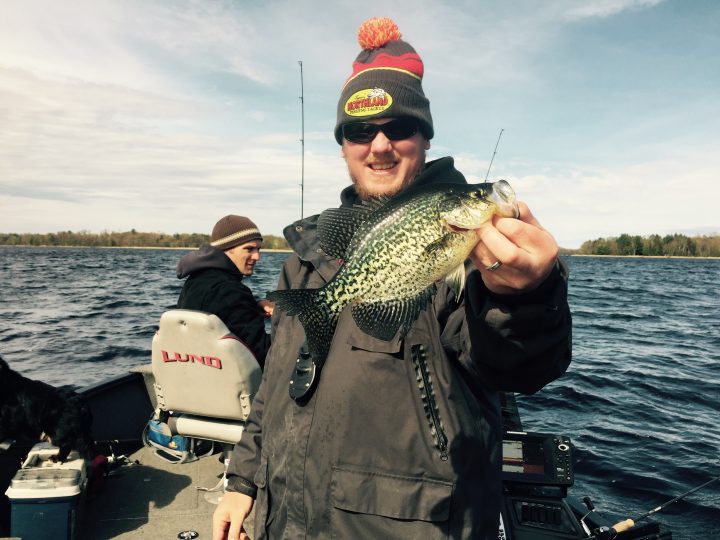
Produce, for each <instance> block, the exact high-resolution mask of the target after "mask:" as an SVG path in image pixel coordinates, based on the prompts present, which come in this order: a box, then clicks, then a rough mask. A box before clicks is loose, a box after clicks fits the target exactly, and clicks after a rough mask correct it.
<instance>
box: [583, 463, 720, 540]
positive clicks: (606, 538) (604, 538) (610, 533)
mask: <svg viewBox="0 0 720 540" xmlns="http://www.w3.org/2000/svg"><path fill="white" fill-rule="evenodd" d="M718 480H720V476H716V477H714V478H711V479H710V480H708V481H707V482H705V483H703V484H701V485H699V486H697V487H694V488H692V489H691V490H689V491H686V492H685V493H682V494H681V495H678V496H677V497H674V498H672V499H670V500H669V501H667V502H665V503H663V504H661V505H660V506H656V507H655V508H653V509H652V510H650V511H649V512H645V513H644V514H641V515H640V516H638V517H636V518H635V519H631V518H628V519H625V520H623V521H619V522H618V523H616V524H615V525H613V526H612V527H600V528H599V529H596V530H595V531H593V536H590V537H589V540H593V539H594V540H612V539H613V538H615V537H616V536H617V535H618V534H619V533H621V532H624V531H627V530H629V529H631V528H632V527H634V526H635V524H636V523H637V522H638V521H641V520H643V519H646V518H648V517H650V516H651V515H653V514H656V513H658V512H660V511H661V510H663V509H665V508H667V507H668V506H670V505H671V504H673V503H676V502H678V501H680V500H682V499H684V498H685V497H687V496H688V495H691V494H693V493H695V492H696V491H699V490H701V489H702V488H704V487H706V486H709V485H710V484H712V483H713V482H717V481H718ZM590 511H591V512H592V509H590Z"/></svg>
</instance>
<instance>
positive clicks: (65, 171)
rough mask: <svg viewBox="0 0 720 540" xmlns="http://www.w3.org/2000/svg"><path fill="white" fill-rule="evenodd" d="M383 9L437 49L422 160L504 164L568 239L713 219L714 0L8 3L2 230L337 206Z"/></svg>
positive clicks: (431, 59) (0, 97)
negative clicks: (354, 75) (337, 127)
mask: <svg viewBox="0 0 720 540" xmlns="http://www.w3.org/2000/svg"><path fill="white" fill-rule="evenodd" d="M376 16H382V17H390V18H392V19H393V20H394V21H395V22H396V23H397V25H398V27H399V28H400V31H401V32H402V35H403V39H405V40H406V41H408V42H409V43H410V44H411V45H413V47H414V48H415V49H416V50H417V51H418V53H419V54H420V56H421V58H422V59H423V62H424V64H425V77H424V80H423V87H424V90H425V93H426V95H427V96H428V97H429V99H430V103H431V110H432V115H433V120H434V127H435V137H434V138H433V140H432V147H431V150H430V152H429V154H428V159H435V158H439V157H443V156H448V155H449V156H453V157H454V158H455V162H456V166H457V167H458V169H460V170H461V171H462V172H463V173H464V174H465V176H466V177H467V178H468V180H469V181H471V182H482V181H485V179H486V178H487V179H488V181H495V180H498V179H500V178H504V179H506V180H508V181H509V182H510V183H511V185H512V186H513V187H514V189H515V191H516V192H517V195H518V198H520V199H522V200H524V201H525V202H527V203H528V205H529V206H530V208H531V210H532V211H533V213H534V215H535V216H536V217H537V219H538V220H539V221H540V223H541V224H542V225H543V226H544V227H545V228H546V229H548V230H549V231H550V232H551V233H552V234H553V235H554V236H555V238H556V240H557V242H558V244H559V245H560V246H562V247H566V248H577V247H579V246H580V245H581V244H582V242H583V241H585V240H591V239H595V238H599V237H609V236H618V235H620V234H622V233H628V234H634V235H635V234H637V235H643V236H646V235H649V234H655V233H657V234H661V235H664V234H671V233H682V234H687V235H695V234H715V233H720V211H719V210H718V201H720V185H719V184H718V180H720V60H719V58H720V56H719V52H718V51H720V2H716V1H714V0H706V1H703V0H585V1H580V0H578V1H571V0H545V1H543V2H537V1H535V0H526V1H523V0H508V1H500V0H495V1H489V0H481V1H477V0H467V1H444V0H413V1H412V2H408V1H404V2H399V1H393V0H387V1H385V2H382V3H378V4H375V3H357V2H348V1H344V0H339V1H336V2H327V1H326V0H322V1H302V0H265V1H251V0H236V1H230V0H172V1H171V0H163V1H160V0H70V1H67V2H57V1H56V0H47V1H46V0H2V1H1V2H0V232H5V233H9V232H15V233H48V232H57V231H67V230H71V231H89V232H96V233H99V232H104V231H128V230H130V229H136V230H138V231H144V232H161V233H168V234H173V233H192V232H200V233H208V234H209V233H210V231H211V229H212V226H213V225H214V223H215V222H216V221H217V220H218V219H219V218H220V217H222V216H224V215H226V214H242V215H246V216H249V217H250V218H251V219H252V220H253V221H255V222H256V223H257V224H258V226H259V228H260V229H261V231H262V232H263V233H264V234H272V235H281V234H282V229H283V228H284V227H285V226H286V225H287V224H289V223H291V222H293V221H295V220H297V219H299V218H300V217H301V216H302V215H304V216H308V215H311V214H315V213H318V212H320V211H322V210H323V209H325V208H328V207H333V206H337V205H338V204H339V197H338V196H339V192H340V190H341V189H342V188H343V187H345V186H346V185H347V184H348V183H349V178H348V175H347V170H346V167H345V164H344V161H343V159H342V158H341V155H340V147H339V146H338V145H337V143H336V142H335V140H334V138H333V136H332V131H333V128H334V124H335V109H336V106H337V101H338V98H339V95H340V89H341V87H342V84H343V82H344V80H345V79H346V78H347V76H348V75H349V74H350V71H351V66H352V62H353V61H354V59H355V57H356V56H357V54H358V53H359V52H360V47H359V45H358V43H357V28H358V27H359V25H360V24H361V23H362V22H363V21H364V20H365V19H367V18H370V17H376ZM300 62H302V72H301V65H300ZM301 74H302V76H301ZM301 95H302V98H303V99H302V100H301V99H300V97H301ZM501 133H502V136H500V134H501ZM301 139H302V140H303V141H304V145H303V144H302V141H301ZM498 141H499V143H498ZM496 144H497V152H495V151H494V150H495V146H496ZM303 147H304V150H303ZM491 160H492V166H490V165H491ZM301 184H302V186H301Z"/></svg>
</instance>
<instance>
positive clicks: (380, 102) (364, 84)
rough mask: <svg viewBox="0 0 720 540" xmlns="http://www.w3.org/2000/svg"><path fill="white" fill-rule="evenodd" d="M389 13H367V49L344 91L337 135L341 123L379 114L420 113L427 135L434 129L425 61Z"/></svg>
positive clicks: (362, 33) (361, 37)
mask: <svg viewBox="0 0 720 540" xmlns="http://www.w3.org/2000/svg"><path fill="white" fill-rule="evenodd" d="M400 38H401V34H400V30H399V29H398V27H397V25H396V24H395V23H394V22H393V21H392V20H391V19H388V18H385V17H378V18H373V19H368V20H367V21H365V22H364V23H362V24H361V25H360V28H359V29H358V42H359V43H360V47H361V48H362V49H363V50H362V52H361V53H360V54H359V55H358V57H357V58H356V59H355V62H354V63H353V71H352V74H351V75H350V77H348V79H347V81H345V85H344V86H343V89H342V92H341V93H340V101H338V106H337V123H336V124H335V140H336V141H337V142H338V144H342V125H343V124H347V123H349V122H358V121H367V120H373V119H377V118H397V117H401V116H406V117H411V118H415V119H416V120H417V121H418V123H419V124H420V131H421V132H422V134H423V135H424V136H425V138H426V139H428V140H430V139H432V137H433V135H434V130H433V122H432V116H431V115H430V101H429V100H428V99H427V98H426V97H425V94H424V92H423V89H422V78H423V72H424V67H423V62H422V60H421V59H420V56H419V55H418V54H417V52H415V49H413V48H412V46H411V45H410V44H409V43H407V42H405V41H403V40H402V39H400Z"/></svg>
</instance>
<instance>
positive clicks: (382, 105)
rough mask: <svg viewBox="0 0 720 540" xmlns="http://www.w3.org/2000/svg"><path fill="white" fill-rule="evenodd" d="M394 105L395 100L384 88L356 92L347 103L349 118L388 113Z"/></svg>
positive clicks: (346, 111)
mask: <svg viewBox="0 0 720 540" xmlns="http://www.w3.org/2000/svg"><path fill="white" fill-rule="evenodd" d="M392 104H393V98H392V96H391V95H390V94H388V93H387V92H386V91H385V90H383V89H382V88H367V89H365V90H360V91H359V92H355V93H354V94H353V95H352V96H350V98H349V99H348V100H347V101H346V102H345V114H347V115H348V116H373V115H374V114H380V113H381V112H383V111H386V110H388V109H389V108H390V106H391V105H392Z"/></svg>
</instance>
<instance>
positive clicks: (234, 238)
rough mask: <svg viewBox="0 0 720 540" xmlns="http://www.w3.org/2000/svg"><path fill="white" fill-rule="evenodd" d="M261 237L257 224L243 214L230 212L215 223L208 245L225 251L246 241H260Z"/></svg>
mask: <svg viewBox="0 0 720 540" xmlns="http://www.w3.org/2000/svg"><path fill="white" fill-rule="evenodd" d="M262 239H263V238H262V236H261V235H260V231H259V230H258V228H257V225H255V224H254V223H253V222H252V221H250V220H249V219H248V218H246V217H245V216H235V215H232V214H231V215H229V216H225V217H224V218H222V219H220V221H218V222H217V223H216V224H215V226H214V227H213V230H212V235H211V236H210V245H211V246H212V247H214V248H217V249H220V250H222V251H225V250H227V249H231V248H234V247H235V246H239V245H240V244H245V243H246V242H252V241H253V240H260V241H262Z"/></svg>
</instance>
